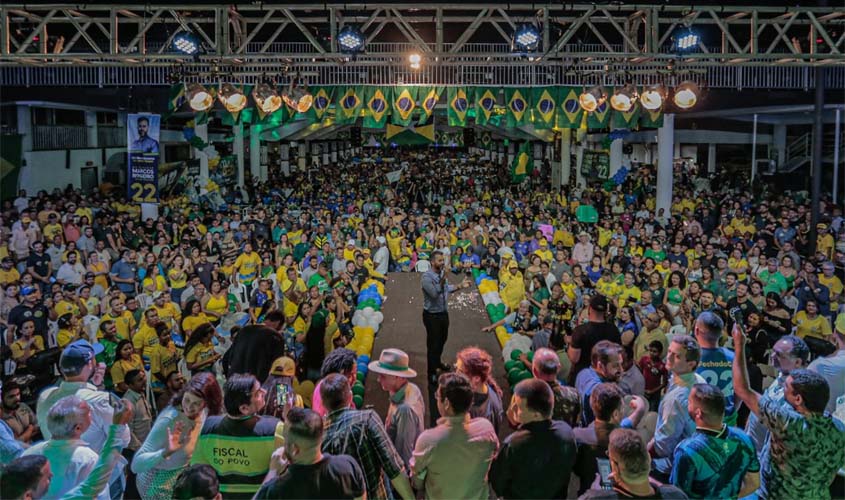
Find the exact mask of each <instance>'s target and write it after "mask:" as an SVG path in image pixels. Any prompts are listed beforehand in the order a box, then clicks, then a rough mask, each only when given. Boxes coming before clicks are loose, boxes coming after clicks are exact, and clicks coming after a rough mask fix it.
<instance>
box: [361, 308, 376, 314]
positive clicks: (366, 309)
mask: <svg viewBox="0 0 845 500" xmlns="http://www.w3.org/2000/svg"><path fill="white" fill-rule="evenodd" d="M362 311H364V314H365V315H366V316H370V315H371V314H373V313H374V312H376V310H375V309H373V308H372V307H370V306H367V307H365V308H364V309H362Z"/></svg>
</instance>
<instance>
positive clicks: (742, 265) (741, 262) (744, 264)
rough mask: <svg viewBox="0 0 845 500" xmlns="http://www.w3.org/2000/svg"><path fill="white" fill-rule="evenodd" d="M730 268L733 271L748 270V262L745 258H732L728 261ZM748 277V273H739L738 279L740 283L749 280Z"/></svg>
mask: <svg viewBox="0 0 845 500" xmlns="http://www.w3.org/2000/svg"><path fill="white" fill-rule="evenodd" d="M728 267H729V268H731V269H745V270H748V261H747V260H745V259H744V258H740V259H735V258H733V257H730V258H729V259H728ZM747 277H748V273H741V274H740V273H737V279H739V281H745V278H747Z"/></svg>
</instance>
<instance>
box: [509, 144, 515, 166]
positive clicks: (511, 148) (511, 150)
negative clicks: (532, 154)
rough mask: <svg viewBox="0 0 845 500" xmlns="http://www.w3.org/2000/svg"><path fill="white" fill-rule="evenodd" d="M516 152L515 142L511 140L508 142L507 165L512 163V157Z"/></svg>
mask: <svg viewBox="0 0 845 500" xmlns="http://www.w3.org/2000/svg"><path fill="white" fill-rule="evenodd" d="M515 154H516V144H514V143H513V141H511V142H509V143H508V166H510V165H513V157H514V155H515Z"/></svg>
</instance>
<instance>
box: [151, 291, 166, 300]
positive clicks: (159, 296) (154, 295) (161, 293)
mask: <svg viewBox="0 0 845 500" xmlns="http://www.w3.org/2000/svg"><path fill="white" fill-rule="evenodd" d="M162 295H164V292H155V293H154V294H153V300H158V299H159V298H161V296H162Z"/></svg>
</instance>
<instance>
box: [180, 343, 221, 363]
mask: <svg viewBox="0 0 845 500" xmlns="http://www.w3.org/2000/svg"><path fill="white" fill-rule="evenodd" d="M212 356H214V346H213V345H205V344H196V345H194V346H193V347H192V348H191V350H190V351H189V352H188V354H187V355H186V356H185V362H187V363H188V364H189V365H192V364H195V363H199V362H202V361H205V360H207V359H210V358H211V357H212Z"/></svg>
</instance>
